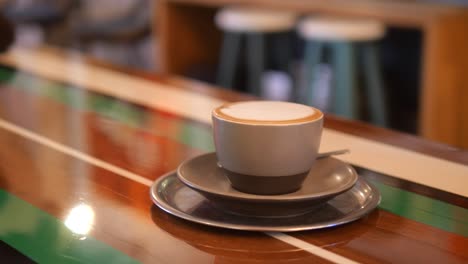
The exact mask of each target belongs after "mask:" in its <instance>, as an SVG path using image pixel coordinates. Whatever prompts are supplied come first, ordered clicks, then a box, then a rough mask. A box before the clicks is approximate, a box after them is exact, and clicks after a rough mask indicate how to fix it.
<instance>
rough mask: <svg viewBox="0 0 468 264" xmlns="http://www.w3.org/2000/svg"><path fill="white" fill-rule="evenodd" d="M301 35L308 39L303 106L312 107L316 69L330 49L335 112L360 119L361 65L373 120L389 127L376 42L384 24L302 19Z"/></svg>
mask: <svg viewBox="0 0 468 264" xmlns="http://www.w3.org/2000/svg"><path fill="white" fill-rule="evenodd" d="M298 32H299V35H300V36H301V37H302V38H304V39H305V40H306V46H305V67H306V71H307V76H308V78H307V93H306V98H305V100H304V103H307V104H310V105H313V102H314V98H313V95H314V88H315V87H314V86H315V85H314V80H315V79H314V77H316V76H314V75H316V72H317V71H316V67H317V66H318V65H319V64H320V63H321V61H322V60H323V57H324V50H325V49H328V50H330V51H331V53H330V55H331V56H330V57H331V63H330V64H331V66H332V67H331V68H332V76H333V80H332V83H333V85H332V87H333V90H332V94H333V98H334V99H333V102H332V107H333V112H334V113H336V114H337V115H340V116H343V117H346V118H349V119H359V117H360V115H359V111H358V110H359V99H360V98H359V91H358V89H357V83H356V82H357V73H358V69H359V68H358V65H362V72H363V74H364V76H363V77H364V81H365V84H366V85H365V87H366V90H365V94H366V96H365V97H367V103H368V109H369V112H370V118H371V121H372V123H373V124H376V125H379V126H384V127H385V126H387V123H388V120H387V119H388V118H387V107H386V98H385V91H384V87H383V84H382V78H381V72H380V64H379V59H378V52H377V46H376V41H377V40H379V39H381V38H382V37H383V36H384V34H385V27H384V25H383V24H381V23H379V22H377V21H372V20H349V19H339V18H327V17H320V16H319V17H309V18H306V19H304V20H302V21H301V22H300V23H299V25H298ZM358 55H361V56H358ZM359 70H361V69H359Z"/></svg>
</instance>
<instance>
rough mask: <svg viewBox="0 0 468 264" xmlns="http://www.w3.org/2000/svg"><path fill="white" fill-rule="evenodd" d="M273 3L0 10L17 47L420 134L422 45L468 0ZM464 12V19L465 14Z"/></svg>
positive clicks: (31, 2) (119, 0)
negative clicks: (72, 54) (46, 49)
mask: <svg viewBox="0 0 468 264" xmlns="http://www.w3.org/2000/svg"><path fill="white" fill-rule="evenodd" d="M224 2H226V4H225V3H224ZM270 2H271V3H269V1H262V3H261V4H262V6H261V7H260V6H258V5H252V6H249V3H247V2H245V1H201V0H192V1H190V0H188V1H166V0H164V1H161V0H155V1H150V0H99V1H92V0H1V1H0V8H1V12H2V14H3V16H4V17H6V18H7V19H8V20H9V21H11V23H12V24H13V25H14V28H15V31H16V36H15V45H17V46H23V47H39V46H42V45H51V46H56V47H61V48H65V49H74V50H79V51H81V52H83V53H86V54H87V55H89V56H92V57H95V58H98V59H100V60H103V61H106V62H108V63H111V64H117V65H121V66H123V67H129V68H134V69H139V70H143V71H148V72H152V73H159V74H170V75H173V74H175V75H183V76H186V77H190V78H193V79H197V80H202V81H205V82H208V83H212V84H215V85H217V86H218V87H223V88H224V89H233V90H236V91H240V92H245V93H251V94H255V95H257V96H260V97H262V98H265V99H272V100H287V101H295V102H300V103H306V104H310V105H314V106H316V107H318V108H320V109H322V110H324V111H326V112H330V113H335V114H337V115H339V116H342V117H344V118H349V119H356V120H362V121H365V122H370V123H372V124H374V125H377V126H382V127H387V128H392V129H396V130H399V131H404V132H409V133H412V134H418V133H419V131H420V129H421V125H420V123H421V120H420V118H421V115H420V111H421V105H420V103H421V100H422V99H421V98H422V97H421V96H422V89H423V88H422V87H423V86H424V85H428V84H429V83H432V81H431V79H427V78H430V77H428V76H429V75H432V74H438V73H439V69H440V68H437V69H435V68H433V66H428V65H426V62H428V61H429V60H428V59H426V58H425V56H424V52H427V50H428V49H430V50H431V52H435V51H436V50H437V49H438V48H440V47H436V46H437V45H439V46H440V45H442V44H441V43H437V41H436V40H434V39H433V38H434V37H437V38H442V37H443V36H442V35H438V36H434V35H435V33H434V34H432V33H431V34H432V35H428V32H432V31H430V30H429V27H428V26H427V25H429V23H432V24H434V25H435V23H433V22H434V21H439V20H438V19H439V16H441V17H443V18H444V19H445V17H446V14H450V12H452V13H454V14H456V15H458V14H457V12H458V11H457V10H465V2H464V1H462V0H459V1H457V0H450V1H449V0H447V1H442V0H440V1H437V0H426V1H423V0H406V1H405V0H398V1H388V0H374V1H370V0H363V1H361V0H357V1H347V2H346V4H343V3H345V2H343V1H339V0H338V1H327V3H321V2H320V1H291V2H290V3H286V4H285V3H281V1H270ZM270 4H271V6H270ZM463 12H464V11H463ZM439 13H440V14H439ZM441 14H443V15H441ZM457 19H458V18H457ZM440 21H442V20H440ZM444 21H445V20H444ZM457 21H458V20H457ZM460 21H461V22H460V23H461V24H460V25H468V24H467V22H466V21H467V18H466V15H465V16H463V17H462V18H461V19H460ZM441 25H442V24H441ZM447 26H448V24H447ZM452 28H453V27H452ZM460 28H463V26H461V27H460ZM464 28H465V31H464V33H457V32H455V31H454V32H453V34H467V33H466V32H467V31H466V29H467V28H466V27H464ZM437 30H441V28H440V26H439V28H438V29H437ZM454 30H455V29H454ZM434 32H439V31H436V30H435V29H434ZM428 36H429V37H428ZM465 39H466V38H465ZM428 41H433V43H434V42H436V44H431V45H428V44H427V43H426V42H428ZM461 41H464V40H461ZM466 44H467V45H468V43H466ZM461 46H462V43H460V45H458V44H457V45H455V46H454V48H456V47H461ZM443 48H444V49H448V47H443ZM455 59H456V58H455ZM460 60H466V56H465V55H461V57H460ZM429 62H430V63H432V64H438V63H437V60H435V59H431V61H429ZM429 62H428V63H429ZM426 68H428V69H429V70H428V69H426ZM442 74H443V73H442ZM447 107H450V105H447ZM429 137H431V136H429ZM435 137H437V136H435ZM442 141H445V142H446V143H452V142H450V141H451V140H443V139H442ZM455 145H456V144H455Z"/></svg>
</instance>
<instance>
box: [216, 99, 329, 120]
mask: <svg viewBox="0 0 468 264" xmlns="http://www.w3.org/2000/svg"><path fill="white" fill-rule="evenodd" d="M215 114H216V115H217V116H218V117H221V118H224V119H228V120H232V121H238V122H261V123H262V122H269V123H270V122H272V123H274V122H279V123H296V122H307V121H311V120H314V119H317V118H319V117H321V116H322V113H321V112H320V111H318V110H316V109H314V108H312V107H309V106H306V105H301V104H295V103H288V102H276V101H273V102H272V101H255V102H240V103H233V104H227V105H224V106H221V107H219V108H217V109H216V110H215Z"/></svg>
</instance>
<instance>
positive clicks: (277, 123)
mask: <svg viewBox="0 0 468 264" xmlns="http://www.w3.org/2000/svg"><path fill="white" fill-rule="evenodd" d="M247 102H282V101H261V100H252V101H239V102H229V103H224V104H222V105H220V106H218V107H215V108H213V110H212V111H211V116H212V117H213V118H216V119H218V120H221V121H226V122H230V123H235V124H239V125H249V126H294V125H303V124H310V123H315V122H319V121H321V120H322V119H323V117H324V114H323V112H322V111H321V110H320V109H318V108H315V107H313V106H309V105H303V104H298V105H303V106H306V107H310V108H312V109H314V111H315V113H314V114H313V115H312V117H302V118H297V119H291V120H279V121H269V120H268V121H264V120H249V119H241V118H235V117H231V116H225V115H222V114H220V113H219V110H220V109H221V108H224V107H226V106H228V105H233V104H239V103H247ZM283 103H290V104H297V103H292V102H283ZM316 115H318V117H315V116H316Z"/></svg>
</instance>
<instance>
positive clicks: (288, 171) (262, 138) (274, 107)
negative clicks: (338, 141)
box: [212, 101, 323, 194]
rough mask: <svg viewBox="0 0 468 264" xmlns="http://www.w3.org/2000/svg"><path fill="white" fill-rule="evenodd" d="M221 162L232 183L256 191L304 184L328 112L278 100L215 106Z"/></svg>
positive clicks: (215, 132)
mask: <svg viewBox="0 0 468 264" xmlns="http://www.w3.org/2000/svg"><path fill="white" fill-rule="evenodd" d="M212 120H213V135H214V142H215V147H216V155H217V158H218V162H219V164H220V166H222V167H223V168H224V169H225V170H226V175H227V176H228V177H229V179H230V180H231V183H232V186H233V187H234V188H236V189H238V190H240V191H244V192H249V193H256V194H279V193H287V192H292V191H295V190H297V189H299V188H300V186H301V183H302V181H303V180H304V179H305V177H306V176H307V172H308V171H309V170H310V168H311V167H312V165H313V164H314V162H315V159H316V156H317V152H318V149H319V146H320V138H321V134H322V126H323V114H322V112H321V111H320V110H318V109H316V108H313V107H310V106H306V105H301V104H295V103H289V102H277V101H249V102H238V103H228V104H225V105H222V106H220V107H218V108H216V109H214V110H213V112H212Z"/></svg>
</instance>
